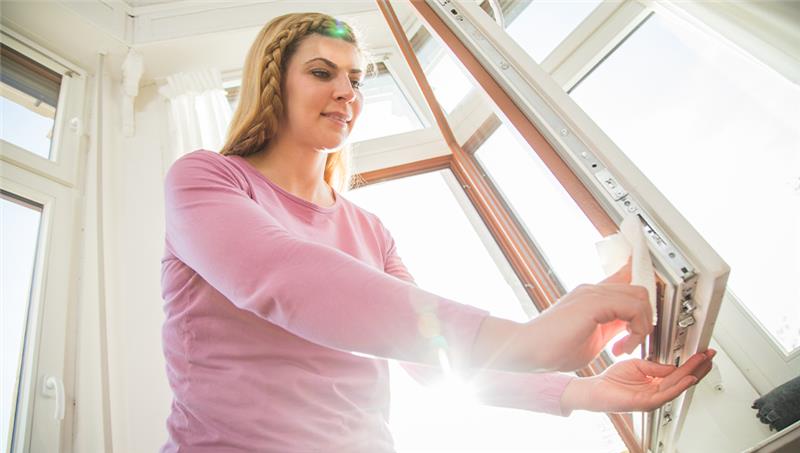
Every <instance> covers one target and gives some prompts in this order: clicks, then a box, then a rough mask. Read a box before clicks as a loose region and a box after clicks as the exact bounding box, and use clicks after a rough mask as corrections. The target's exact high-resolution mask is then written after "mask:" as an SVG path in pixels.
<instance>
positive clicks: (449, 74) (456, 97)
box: [417, 32, 473, 113]
mask: <svg viewBox="0 0 800 453" xmlns="http://www.w3.org/2000/svg"><path fill="white" fill-rule="evenodd" d="M425 36H427V39H426V40H425V42H424V44H423V45H422V46H421V47H420V49H419V50H417V57H418V58H419V62H420V65H421V66H422V69H423V70H424V71H425V74H426V76H427V77H428V83H430V84H431V89H432V90H433V94H434V96H435V97H436V100H437V101H438V102H439V105H441V106H442V109H443V110H444V111H445V113H451V112H452V111H453V110H455V108H456V107H457V106H458V104H459V103H461V101H462V100H464V99H465V98H466V97H467V95H468V94H470V93H471V92H472V89H473V86H472V82H470V80H469V79H468V78H467V76H466V75H465V74H464V69H463V66H462V65H461V63H460V62H458V61H457V60H456V58H455V57H454V56H453V53H452V52H451V51H450V49H445V48H444V46H442V45H441V44H440V43H439V42H438V41H436V40H435V39H433V38H431V37H430V35H428V34H427V32H425Z"/></svg>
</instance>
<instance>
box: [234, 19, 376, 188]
mask: <svg viewBox="0 0 800 453" xmlns="http://www.w3.org/2000/svg"><path fill="white" fill-rule="evenodd" d="M315 33H316V34H320V35H323V36H328V37H331V38H337V39H341V40H344V41H347V42H349V43H351V44H353V45H355V46H356V47H358V48H359V51H361V52H362V53H365V52H364V50H363V49H362V48H361V47H360V46H359V43H358V40H357V39H356V35H355V32H354V31H353V29H352V28H351V27H350V26H349V25H347V24H346V23H344V22H341V21H339V20H336V19H334V18H333V17H331V16H328V15H327V14H321V13H292V14H285V15H283V16H279V17H276V18H275V19H273V20H271V21H270V22H269V23H267V24H266V25H265V26H264V27H263V28H262V29H261V31H260V32H259V33H258V36H257V37H256V39H255V41H254V42H253V44H252V46H250V51H249V52H248V53H247V58H246V59H245V64H244V71H243V73H242V87H241V91H240V95H239V105H238V106H237V107H236V111H235V112H234V113H233V118H232V119H231V123H230V125H229V126H228V136H227V138H226V141H225V145H224V146H223V147H222V150H221V151H220V154H223V155H230V154H236V155H240V156H247V155H249V154H253V153H256V152H258V151H261V150H263V149H264V148H265V147H266V145H267V144H268V143H269V141H270V140H271V139H272V138H273V137H274V136H275V134H276V133H277V130H278V124H279V122H280V120H281V118H282V116H283V114H284V110H283V98H282V94H281V93H282V86H283V85H282V82H283V76H284V75H285V73H286V68H287V66H288V63H289V59H290V58H291V57H292V55H293V54H294V52H295V51H296V50H297V47H298V46H299V45H300V43H301V42H302V41H303V40H304V39H305V38H306V37H308V36H309V35H311V34H315ZM350 167H351V166H350V147H349V146H345V147H343V148H341V149H339V150H337V151H335V152H331V153H330V154H328V156H327V158H326V160H325V171H324V176H323V177H324V179H325V182H326V183H328V184H329V185H330V186H331V187H334V188H335V189H336V190H338V191H344V190H347V189H349V188H350V186H351V181H350V179H351V175H350Z"/></svg>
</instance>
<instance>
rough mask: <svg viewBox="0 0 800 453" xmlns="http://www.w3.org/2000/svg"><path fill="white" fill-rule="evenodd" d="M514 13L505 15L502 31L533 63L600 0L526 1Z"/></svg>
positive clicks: (548, 53)
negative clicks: (523, 5)
mask: <svg viewBox="0 0 800 453" xmlns="http://www.w3.org/2000/svg"><path fill="white" fill-rule="evenodd" d="M524 3H525V4H526V5H527V6H525V7H524V9H523V10H522V11H521V12H520V13H519V15H516V16H514V17H508V18H507V19H506V31H508V34H509V35H511V37H512V38H514V40H515V41H517V43H518V44H519V45H520V46H521V47H522V48H523V49H525V50H526V51H527V52H528V54H530V56H531V57H533V59H534V60H536V62H537V63H541V62H542V61H543V60H544V59H545V58H547V56H548V55H550V52H552V51H553V49H555V48H556V47H557V46H558V45H559V44H561V41H563V40H564V39H565V38H566V37H567V36H568V35H569V34H570V33H572V30H574V29H575V28H576V27H577V26H578V25H579V24H580V23H581V22H582V21H583V20H584V19H586V17H587V16H588V15H589V14H590V13H591V12H592V11H594V9H595V8H596V7H597V5H599V4H600V3H601V0H580V1H574V0H573V1H532V2H531V1H528V2H524Z"/></svg>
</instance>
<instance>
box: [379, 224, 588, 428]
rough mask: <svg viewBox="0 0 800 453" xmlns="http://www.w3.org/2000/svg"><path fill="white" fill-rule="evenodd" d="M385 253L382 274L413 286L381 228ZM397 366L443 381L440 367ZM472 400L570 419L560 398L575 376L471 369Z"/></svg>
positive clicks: (418, 378)
mask: <svg viewBox="0 0 800 453" xmlns="http://www.w3.org/2000/svg"><path fill="white" fill-rule="evenodd" d="M381 225H383V224H381ZM383 231H384V235H385V242H386V244H388V246H387V247H388V251H387V252H386V254H385V257H386V262H385V265H384V268H385V271H386V272H387V273H389V274H391V275H394V276H395V277H397V278H399V279H402V280H405V281H407V282H409V283H411V284H416V283H415V281H414V278H413V277H412V276H411V274H410V273H409V272H408V269H407V268H406V266H405V265H404V264H403V260H402V259H401V258H400V256H399V255H398V253H397V247H396V245H395V242H394V239H393V238H392V235H391V234H390V233H389V231H388V229H386V228H385V227H383ZM400 365H401V366H402V367H403V368H404V369H405V370H406V371H407V372H408V374H409V375H411V376H412V377H413V378H414V379H415V380H416V381H417V382H419V383H421V384H423V385H429V384H432V383H435V382H437V381H439V380H441V379H442V376H443V374H442V371H441V369H440V368H439V367H436V366H430V365H424V364H418V363H408V362H400ZM464 375H465V376H467V377H466V378H467V379H468V380H469V384H470V387H471V388H472V389H473V391H474V392H475V397H476V398H477V399H478V401H480V402H481V403H482V404H486V405H488V406H497V407H509V408H514V409H524V410H530V411H535V412H545V413H549V414H553V415H560V416H564V417H566V416H569V415H570V413H571V411H564V410H563V409H562V407H561V395H562V394H563V393H564V389H565V388H566V386H567V384H569V382H570V381H572V379H575V376H574V375H571V374H566V373H516V372H510V371H501V370H492V369H487V368H484V369H474V370H471V372H468V373H465V374H464Z"/></svg>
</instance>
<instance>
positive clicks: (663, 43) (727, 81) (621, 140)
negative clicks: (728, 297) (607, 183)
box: [571, 14, 800, 352]
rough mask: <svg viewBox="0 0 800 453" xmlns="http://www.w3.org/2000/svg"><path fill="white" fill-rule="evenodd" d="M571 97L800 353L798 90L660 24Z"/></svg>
mask: <svg viewBox="0 0 800 453" xmlns="http://www.w3.org/2000/svg"><path fill="white" fill-rule="evenodd" d="M571 95H572V97H573V99H575V101H576V102H577V103H578V104H579V105H580V106H581V107H582V108H583V109H584V110H585V111H586V112H587V113H588V114H589V115H590V116H591V117H592V118H593V119H594V121H595V122H596V123H597V124H598V125H600V127H602V128H603V130H604V131H605V132H606V133H607V134H608V135H609V136H610V137H611V138H612V139H613V140H614V141H615V142H616V144H617V145H618V146H619V147H620V148H621V149H622V150H623V151H624V152H625V153H626V154H627V155H628V157H629V158H630V159H631V160H632V161H633V162H634V163H635V164H636V165H637V166H638V167H639V168H640V169H641V170H642V171H643V172H644V173H645V174H646V175H647V176H648V178H650V180H652V181H653V182H654V184H655V185H656V186H657V187H658V188H659V190H660V191H661V192H662V193H664V194H665V195H666V196H667V198H669V200H670V201H671V202H672V203H673V204H674V205H675V206H676V207H677V208H678V209H679V210H680V211H681V213H682V214H683V215H684V216H685V217H686V218H687V219H688V220H689V221H690V222H691V223H692V225H693V226H694V227H695V228H696V229H697V230H698V231H699V232H700V234H701V235H703V237H705V238H706V240H708V241H709V243H710V244H711V245H712V247H714V249H715V250H716V251H717V252H718V253H719V254H720V255H721V256H722V258H723V259H724V260H725V261H727V262H728V264H729V265H730V266H731V274H730V278H729V281H728V289H729V291H730V292H731V293H732V295H733V296H735V297H737V298H738V299H739V300H740V301H741V302H742V303H743V305H744V306H745V307H747V308H748V309H749V310H750V311H751V312H752V313H753V314H754V315H755V317H756V319H757V320H758V321H759V322H761V323H762V324H763V326H764V327H765V328H766V330H767V331H768V332H770V333H771V335H772V336H773V337H774V338H775V339H776V340H777V343H778V344H780V345H781V347H782V348H783V349H784V351H785V352H789V351H791V350H793V349H795V348H797V347H798V346H800V304H798V303H797V302H798V301H799V300H800V287H799V286H798V285H797V283H796V281H797V276H798V275H800V234H798V232H800V147H799V146H800V145H799V144H800V128H798V120H797V119H798V118H800V87H798V85H795V84H792V83H791V82H789V81H788V80H786V79H785V78H783V77H781V76H780V75H779V74H777V73H775V72H773V71H772V70H771V69H769V68H767V67H766V66H765V65H763V64H761V63H759V62H757V61H755V60H754V59H753V58H752V57H749V56H747V55H744V54H742V53H741V52H739V51H737V50H736V49H734V48H732V47H729V46H728V45H726V44H725V43H723V42H721V41H719V40H718V39H716V38H714V37H712V36H710V35H708V34H706V33H702V32H700V31H698V30H696V29H694V28H692V27H690V26H689V25H687V24H685V23H683V22H680V21H677V20H676V21H673V20H672V18H671V17H670V16H665V15H664V16H662V15H660V14H655V15H654V16H652V17H651V18H650V19H649V20H648V21H647V22H645V23H644V24H643V25H642V26H641V27H640V28H639V29H638V30H637V31H636V32H635V33H634V34H633V35H631V36H630V37H629V39H627V40H626V41H625V42H624V43H623V45H621V46H620V47H619V48H618V49H617V50H616V51H615V52H614V53H613V54H611V55H610V56H609V57H608V58H607V59H606V60H605V61H604V62H603V63H602V64H600V65H599V66H598V67H597V68H595V70H594V71H593V72H592V73H591V74H590V75H589V76H588V77H587V78H585V79H584V80H583V81H582V82H581V83H580V84H579V85H578V86H577V87H576V88H575V89H574V90H573V91H572V93H571Z"/></svg>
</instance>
